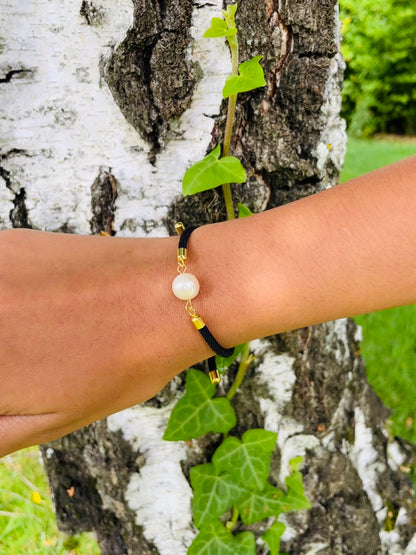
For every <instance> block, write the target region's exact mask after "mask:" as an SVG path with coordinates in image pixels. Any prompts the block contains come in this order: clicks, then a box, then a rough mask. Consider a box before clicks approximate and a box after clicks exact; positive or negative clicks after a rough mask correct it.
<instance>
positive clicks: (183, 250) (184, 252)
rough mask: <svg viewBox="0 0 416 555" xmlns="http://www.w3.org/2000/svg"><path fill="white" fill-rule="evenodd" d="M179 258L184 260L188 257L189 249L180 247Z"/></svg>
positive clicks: (180, 260)
mask: <svg viewBox="0 0 416 555" xmlns="http://www.w3.org/2000/svg"><path fill="white" fill-rule="evenodd" d="M177 258H178V262H183V261H184V260H186V259H187V258H188V249H187V248H184V247H181V248H180V249H178V253H177Z"/></svg>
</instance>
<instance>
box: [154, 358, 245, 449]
mask: <svg viewBox="0 0 416 555" xmlns="http://www.w3.org/2000/svg"><path fill="white" fill-rule="evenodd" d="M214 394H215V385H213V384H212V383H211V381H210V379H209V378H208V376H206V375H205V374H204V373H203V372H200V371H199V370H195V368H191V369H190V370H188V373H187V376H186V393H185V395H184V396H183V397H182V399H180V400H179V401H178V402H177V403H176V405H175V406H174V408H173V411H172V414H171V415H170V418H169V422H168V426H167V428H166V431H165V433H164V435H163V439H166V440H168V441H177V440H180V439H182V440H186V439H192V438H196V437H201V436H203V435H204V434H206V433H208V432H219V433H226V432H228V431H229V430H231V428H233V427H234V426H235V425H236V417H235V414H234V410H233V408H232V407H231V404H230V401H229V400H228V399H227V398H226V397H216V398H214V399H213V397H214Z"/></svg>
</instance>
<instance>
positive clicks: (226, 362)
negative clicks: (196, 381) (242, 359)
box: [215, 343, 247, 374]
mask: <svg viewBox="0 0 416 555" xmlns="http://www.w3.org/2000/svg"><path fill="white" fill-rule="evenodd" d="M246 345H247V343H242V344H241V345H237V347H234V353H233V354H232V355H231V356H230V357H220V355H215V365H216V367H217V370H218V372H219V373H220V374H223V373H224V372H225V371H226V370H227V369H228V368H229V367H230V366H231V365H232V363H233V362H234V361H235V359H236V358H237V357H238V355H239V354H240V353H241V352H242V351H243V349H244V347H245V346H246Z"/></svg>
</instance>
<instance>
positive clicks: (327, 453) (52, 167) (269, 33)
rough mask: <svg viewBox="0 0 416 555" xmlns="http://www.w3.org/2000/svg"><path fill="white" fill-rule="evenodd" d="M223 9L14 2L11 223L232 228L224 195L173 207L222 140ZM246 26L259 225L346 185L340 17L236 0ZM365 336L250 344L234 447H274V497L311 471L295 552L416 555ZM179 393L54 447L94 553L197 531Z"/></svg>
mask: <svg viewBox="0 0 416 555" xmlns="http://www.w3.org/2000/svg"><path fill="white" fill-rule="evenodd" d="M223 7H224V6H223V5H222V1H220V0H211V1H210V2H204V1H202V0H193V1H192V0H156V1H154V2H150V0H133V1H131V0H119V1H118V2H115V1H114V2H110V0H92V1H86V0H68V1H65V2H64V1H63V0H60V1H59V0H58V1H56V2H54V3H52V4H51V3H49V2H47V1H46V0H37V1H35V0H30V1H28V2H24V3H23V2H21V3H18V4H17V5H15V4H14V3H13V2H11V0H3V2H2V10H1V13H0V18H1V26H0V33H1V39H0V40H1V44H2V49H1V62H0V96H1V104H0V110H1V118H2V119H1V126H2V132H1V139H0V140H1V153H0V225H1V226H2V228H7V227H12V226H13V227H32V228H35V229H43V230H50V231H56V232H65V233H100V232H102V231H106V232H108V233H111V234H117V235H120V236H148V235H153V236H157V235H166V234H167V233H170V234H172V233H173V232H174V228H173V226H174V223H175V221H177V220H178V219H181V220H182V221H184V223H185V224H190V223H194V224H204V223H206V222H212V221H218V220H221V219H224V217H225V211H224V208H223V206H222V201H221V196H220V194H219V193H218V192H216V191H214V192H212V191H211V192H207V193H203V194H200V195H197V196H194V197H186V198H184V197H182V195H181V179H182V176H183V174H184V172H185V170H186V169H187V168H188V167H189V166H190V165H191V164H192V163H193V162H195V161H197V160H199V159H201V158H202V157H203V156H204V155H205V154H206V152H207V150H209V149H210V148H212V147H213V146H214V145H215V144H217V142H218V141H221V137H222V134H223V131H224V119H225V104H224V103H223V102H222V97H221V90H222V85H223V81H224V78H225V76H226V75H227V74H228V73H229V72H230V62H229V55H228V52H227V49H226V47H225V44H224V43H223V41H222V40H213V39H210V40H208V39H204V38H202V35H203V32H204V30H205V29H206V28H208V27H209V22H210V20H211V18H212V17H213V16H220V10H221V8H223ZM237 23H238V26H239V29H240V35H239V36H240V43H241V60H242V61H243V60H246V59H248V58H249V57H251V56H255V55H258V54H262V55H263V56H264V58H263V60H262V64H263V67H264V69H265V75H266V82H267V85H266V87H265V88H263V89H259V90H256V91H253V92H252V93H250V94H244V95H240V99H239V103H238V107H237V119H236V131H235V137H234V140H233V143H232V153H233V154H235V155H236V156H238V157H240V158H241V160H242V162H243V165H244V166H245V167H246V169H247V173H248V180H247V183H245V184H243V185H239V186H236V187H234V196H235V198H236V199H238V200H239V201H241V202H244V203H245V204H247V205H248V206H249V207H250V208H251V209H252V210H253V211H254V212H258V211H260V210H265V209H268V208H271V207H274V206H277V205H280V204H283V203H286V202H289V201H292V200H295V199H297V198H300V197H302V196H306V195H309V194H312V193H314V192H316V191H319V190H321V189H323V188H326V187H329V186H332V185H335V184H336V180H337V177H338V173H339V170H340V168H341V165H342V160H343V155H344V149H345V142H346V136H345V131H344V124H343V122H342V120H341V119H340V117H339V108H340V88H341V82H342V71H343V61H342V58H341V56H340V52H339V43H340V35H339V24H338V10H337V3H336V1H335V0H321V1H318V0H279V1H277V0H241V1H240V3H239V10H238V17H237ZM301 267H302V261H301V260H299V268H301ZM346 279H348V276H346ZM358 341H359V331H358V330H357V329H356V327H355V326H354V324H353V323H352V322H351V321H349V320H339V321H336V322H331V323H327V324H323V325H320V326H315V327H310V328H306V329H302V330H298V331H294V332H291V333H287V334H282V335H278V336H274V337H269V338H266V339H260V340H258V341H255V342H254V343H253V349H254V352H255V354H256V356H257V358H256V361H255V363H254V364H253V367H252V369H251V370H250V371H249V372H248V376H247V378H246V380H245V382H244V383H243V385H242V387H241V388H240V390H239V392H238V393H237V395H236V397H235V399H234V402H233V403H234V407H235V410H236V412H237V414H238V417H239V423H238V426H237V428H236V429H235V430H234V431H233V434H234V433H235V434H236V435H241V434H242V433H243V432H244V431H245V430H246V429H248V428H253V427H265V428H266V429H268V430H273V431H276V432H277V433H278V448H277V449H276V452H275V454H274V457H273V463H272V472H271V476H272V480H273V481H274V482H275V483H276V484H278V485H281V484H284V477H285V476H286V475H287V473H288V467H289V465H288V463H289V460H290V459H291V458H293V457H295V456H299V455H302V456H304V464H303V469H302V471H303V474H304V483H305V489H306V493H307V496H308V497H309V499H310V500H311V502H312V508H311V509H310V510H308V511H303V512H299V513H292V514H289V515H286V516H285V517H284V518H283V519H282V520H283V521H284V522H285V524H286V526H287V529H286V532H285V534H284V536H283V543H282V549H283V550H284V551H287V552H289V553H296V554H303V553H305V554H306V553H309V554H312V553H320V554H325V555H333V554H335V553H345V554H352V555H362V554H364V553H365V554H366V555H373V554H378V553H388V554H396V553H397V554H401V553H404V554H407V555H411V554H413V553H416V529H415V528H416V527H415V515H416V508H415V501H414V497H413V492H412V488H411V484H410V482H409V481H408V478H407V474H406V470H407V469H408V467H409V465H410V461H411V460H412V457H414V451H413V447H412V446H410V445H406V444H405V443H404V442H403V441H400V440H399V439H397V438H391V437H390V436H389V434H388V433H387V431H386V428H385V419H386V417H387V415H388V413H387V411H386V409H385V408H384V407H383V406H382V404H381V403H380V401H379V400H378V399H377V397H376V396H375V394H374V393H373V391H372V390H371V388H370V387H369V385H368V384H367V381H366V377H365V371H364V368H363V364H362V361H361V359H360V357H359V353H358ZM232 374H233V370H231V372H230V375H231V376H232ZM224 382H225V383H224V385H223V386H222V387H226V386H227V378H226V379H225V380H224ZM183 389H184V376H183V375H181V376H179V377H177V378H176V379H175V380H173V382H172V383H171V384H170V385H168V386H167V387H166V388H165V389H164V390H163V391H162V392H161V393H160V394H159V395H158V396H157V397H155V398H154V399H152V400H150V401H148V402H147V403H144V404H143V405H140V406H136V407H133V408H131V409H128V410H126V411H123V412H121V413H118V414H116V415H113V416H111V417H109V418H107V419H106V420H103V421H101V422H97V423H95V424H93V425H91V426H89V427H88V428H85V429H83V430H80V431H78V432H75V433H73V434H70V435H69V436H67V437H65V438H63V439H61V440H58V441H54V442H52V443H50V444H48V445H45V446H43V448H42V452H43V456H44V462H45V465H46V469H47V471H48V475H49V480H50V483H51V487H52V490H53V495H54V500H55V504H56V512H57V520H58V524H59V526H60V528H61V529H62V530H65V531H67V532H71V533H78V532H80V531H83V530H94V531H95V532H96V533H97V535H98V538H99V541H100V545H101V549H102V553H103V554H111V555H119V554H120V555H121V554H142V553H143V554H150V553H151V554H160V555H173V554H176V555H184V554H185V553H186V551H187V547H188V546H189V545H190V543H191V542H192V539H193V538H194V536H195V534H196V530H195V528H194V527H193V525H192V519H191V508H190V503H191V495H192V494H191V489H190V486H189V483H188V479H187V478H188V476H189V469H190V467H191V466H192V465H194V464H198V463H202V462H206V461H207V460H208V459H209V457H210V455H211V454H212V452H213V450H214V448H215V446H216V445H217V444H218V441H219V438H218V436H216V435H214V434H212V435H211V436H207V437H205V438H202V439H200V440H194V441H191V442H187V443H182V442H178V443H168V442H164V441H163V440H162V434H163V431H164V428H165V426H166V423H167V420H168V418H169V414H170V411H171V410H172V407H173V405H174V403H175V402H176V400H177V399H178V398H179V397H180V396H181V395H182V394H183ZM72 488H73V489H72ZM68 492H70V493H71V495H69V494H68ZM264 526H265V523H262V524H258V525H255V526H253V527H251V528H253V529H255V531H258V532H261V530H262V529H263V528H264ZM257 547H258V553H267V549H266V547H265V546H264V545H261V544H260V543H259V544H258V546H257Z"/></svg>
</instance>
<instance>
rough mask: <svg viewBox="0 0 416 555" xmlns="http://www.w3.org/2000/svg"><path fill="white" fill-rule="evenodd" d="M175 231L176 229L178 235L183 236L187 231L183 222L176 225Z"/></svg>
mask: <svg viewBox="0 0 416 555" xmlns="http://www.w3.org/2000/svg"><path fill="white" fill-rule="evenodd" d="M175 229H176V233H177V234H178V235H179V236H181V235H182V233H183V232H184V231H185V226H184V225H183V223H182V222H178V223H177V224H175Z"/></svg>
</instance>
